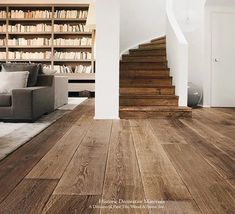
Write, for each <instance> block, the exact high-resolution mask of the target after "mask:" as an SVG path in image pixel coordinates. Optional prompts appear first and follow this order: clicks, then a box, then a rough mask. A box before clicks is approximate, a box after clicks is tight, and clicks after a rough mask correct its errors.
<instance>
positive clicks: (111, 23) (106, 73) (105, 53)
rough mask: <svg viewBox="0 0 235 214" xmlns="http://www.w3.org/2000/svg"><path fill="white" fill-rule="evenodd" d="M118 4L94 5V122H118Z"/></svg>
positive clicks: (107, 0)
mask: <svg viewBox="0 0 235 214" xmlns="http://www.w3.org/2000/svg"><path fill="white" fill-rule="evenodd" d="M119 4H120V3H119V0H97V1H96V26H97V31H96V41H97V43H96V98H95V119H118V118H119V48H120V47H119V43H120V42H119V41H120V5H119Z"/></svg>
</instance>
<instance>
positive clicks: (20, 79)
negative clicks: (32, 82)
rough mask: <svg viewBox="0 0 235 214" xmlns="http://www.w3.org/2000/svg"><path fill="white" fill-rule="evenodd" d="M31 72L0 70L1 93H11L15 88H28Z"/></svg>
mask: <svg viewBox="0 0 235 214" xmlns="http://www.w3.org/2000/svg"><path fill="white" fill-rule="evenodd" d="M28 77H29V72H28V71H24V72H23V71H20V72H0V94H6V93H9V94H10V93H11V92H12V90H13V89H18V88H26V86H27V82H28Z"/></svg>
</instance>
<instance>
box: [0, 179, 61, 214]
mask: <svg viewBox="0 0 235 214" xmlns="http://www.w3.org/2000/svg"><path fill="white" fill-rule="evenodd" d="M57 182H58V180H41V179H33V180H31V179H24V180H23V181H22V182H21V183H20V184H19V185H18V186H17V187H16V188H15V189H14V190H13V191H12V192H11V194H10V195H8V197H7V198H6V199H5V200H4V201H3V202H2V203H1V204H0V213H1V214H37V213H38V214H41V212H42V210H43V207H44V206H45V203H46V202H47V200H48V199H49V197H50V195H51V194H52V192H53V190H54V188H55V186H56V184H57Z"/></svg>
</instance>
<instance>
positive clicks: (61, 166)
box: [0, 99, 235, 214]
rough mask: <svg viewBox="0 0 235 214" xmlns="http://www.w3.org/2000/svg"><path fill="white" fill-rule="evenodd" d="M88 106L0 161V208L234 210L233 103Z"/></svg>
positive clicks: (18, 213) (124, 212)
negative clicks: (110, 115)
mask: <svg viewBox="0 0 235 214" xmlns="http://www.w3.org/2000/svg"><path fill="white" fill-rule="evenodd" d="M93 113H94V100H93V99H90V100H87V101H85V102H84V103H82V105H80V106H79V107H77V108H76V109H75V110H74V111H72V112H71V113H69V114H67V115H65V116H64V117H63V118H61V119H60V120H58V121H57V122H56V123H54V124H52V125H51V126H50V127H48V128H47V129H46V130H44V131H43V132H42V133H40V134H39V135H37V136H36V137H35V138H33V139H32V140H30V141H29V142H28V143H27V144H25V145H23V146H22V147H21V148H19V149H18V150H17V151H15V152H13V153H12V154H11V155H9V156H8V157H7V158H5V159H3V160H2V161H1V162H0V214H28V213H30V214H31V213H32V214H37V213H38V214H40V213H43V214H46V213H50V214H51V213H52V214H53V213H56V214H89V213H95V214H158V213H160V214H161V213H164V214H191V213H192V214H202V213H205V214H223V213H227V214H232V213H235V109H233V108H226V109H223V108H221V109H220V108H216V109H214V108H213V109H195V110H193V119H148V120H103V121H102V120H94V119H93V116H94V115H93ZM0 143H1V142H0Z"/></svg>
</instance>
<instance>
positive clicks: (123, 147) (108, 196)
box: [101, 120, 148, 214]
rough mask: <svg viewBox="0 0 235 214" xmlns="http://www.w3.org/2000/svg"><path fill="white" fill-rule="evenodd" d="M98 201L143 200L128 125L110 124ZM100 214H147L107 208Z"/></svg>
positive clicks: (145, 212) (124, 123) (143, 196)
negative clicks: (105, 162)
mask: <svg viewBox="0 0 235 214" xmlns="http://www.w3.org/2000/svg"><path fill="white" fill-rule="evenodd" d="M102 199H103V200H105V201H108V200H112V201H119V199H122V200H126V201H127V200H130V201H134V200H138V201H144V199H145V194H144V189H143V184H142V179H141V175H140V171H139V167H138V162H137V158H136V153H135V148H134V145H133V140H132V135H131V130H130V123H129V121H126V120H122V121H114V122H113V127H112V133H111V138H110V148H109V153H108V160H107V166H106V173H105V181H104V189H103V196H102ZM104 205H105V204H104ZM119 205H120V204H119ZM129 205H130V204H128V206H129ZM101 213H102V214H111V213H112V214H148V209H147V208H146V209H139V208H138V209H135V208H126V209H125V208H119V209H112V208H110V209H108V208H107V209H101Z"/></svg>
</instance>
